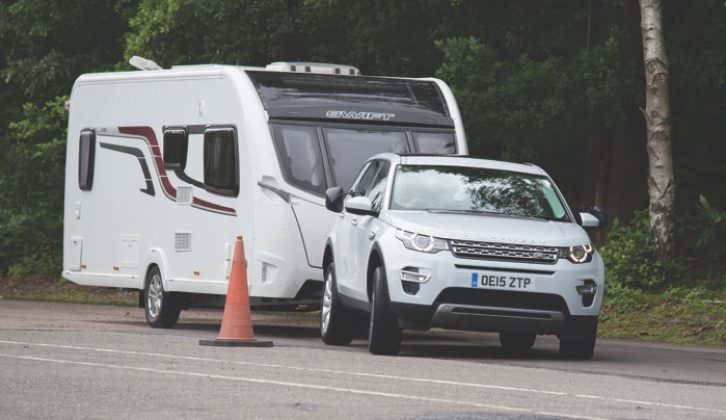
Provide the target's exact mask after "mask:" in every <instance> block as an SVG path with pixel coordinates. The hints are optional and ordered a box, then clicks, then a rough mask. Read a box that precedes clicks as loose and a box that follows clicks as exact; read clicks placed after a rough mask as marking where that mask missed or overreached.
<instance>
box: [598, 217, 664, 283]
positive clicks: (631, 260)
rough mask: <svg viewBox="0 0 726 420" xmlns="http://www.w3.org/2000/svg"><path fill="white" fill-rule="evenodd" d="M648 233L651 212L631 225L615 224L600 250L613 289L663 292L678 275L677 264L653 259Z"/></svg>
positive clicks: (614, 222)
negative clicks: (661, 289) (656, 289)
mask: <svg viewBox="0 0 726 420" xmlns="http://www.w3.org/2000/svg"><path fill="white" fill-rule="evenodd" d="M648 232H649V225H648V213H647V210H641V211H638V212H636V214H635V217H634V218H633V220H632V221H631V222H630V224H628V225H621V224H620V221H619V220H618V219H615V220H614V221H613V225H612V228H611V229H610V232H608V235H607V239H606V242H605V246H603V247H602V248H601V249H600V254H601V255H602V257H603V260H604V261H605V276H606V282H607V284H608V285H609V286H608V287H609V288H613V289H614V290H617V288H618V287H627V288H635V289H642V290H646V289H654V288H662V287H664V286H665V285H667V284H668V280H669V278H670V277H669V276H675V275H676V274H677V272H678V266H677V265H676V264H675V263H673V262H663V261H660V260H658V259H657V258H655V257H654V256H653V254H652V253H651V251H650V249H649V247H648ZM608 290H610V289H608Z"/></svg>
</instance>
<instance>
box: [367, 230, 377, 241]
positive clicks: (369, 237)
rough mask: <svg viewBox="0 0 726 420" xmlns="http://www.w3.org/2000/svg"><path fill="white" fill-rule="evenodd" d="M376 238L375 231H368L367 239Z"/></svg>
mask: <svg viewBox="0 0 726 420" xmlns="http://www.w3.org/2000/svg"><path fill="white" fill-rule="evenodd" d="M375 238H376V232H373V231H370V232H368V239H370V240H371V241H372V240H373V239H375Z"/></svg>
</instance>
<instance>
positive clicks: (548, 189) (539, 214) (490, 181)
mask: <svg viewBox="0 0 726 420" xmlns="http://www.w3.org/2000/svg"><path fill="white" fill-rule="evenodd" d="M390 207H391V209H393V210H426V211H432V212H437V211H440V212H454V213H472V214H496V215H506V216H519V217H532V218H541V219H548V220H568V216H567V211H566V210H565V206H564V204H563V202H562V200H561V198H560V196H559V194H558V193H557V191H556V190H555V187H554V185H552V182H551V181H550V180H549V179H548V178H547V177H544V176H539V175H533V174H524V173H519V172H511V171H503V170H494V169H486V168H476V167H465V166H435V165H401V166H399V167H398V169H397V170H396V177H395V180H394V187H393V192H392V196H391V206H390Z"/></svg>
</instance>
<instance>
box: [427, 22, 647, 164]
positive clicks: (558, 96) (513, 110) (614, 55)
mask: <svg viewBox="0 0 726 420" xmlns="http://www.w3.org/2000/svg"><path fill="white" fill-rule="evenodd" d="M627 42H628V37H627V36H626V35H625V34H624V33H623V30H622V29H621V28H619V27H613V28H612V29H611V30H610V31H609V32H608V34H607V36H606V37H605V38H604V39H603V40H602V42H601V43H599V44H597V45H594V46H593V47H592V48H589V49H578V48H576V47H575V48H573V49H572V50H570V53H569V55H549V56H546V57H542V58H538V57H537V55H536V54H534V53H529V52H523V53H521V54H519V55H518V56H516V57H512V56H511V55H512V52H511V51H504V52H502V51H501V50H498V49H497V48H495V47H494V46H492V45H491V44H487V43H484V42H483V41H482V40H480V39H478V38H476V37H466V38H450V39H446V40H443V41H439V42H437V43H436V45H437V47H438V48H439V49H441V51H442V52H443V54H444V61H443V63H442V65H441V67H439V69H438V71H437V72H436V75H437V76H438V77H440V78H442V79H444V80H446V81H447V82H448V83H450V84H451V86H452V89H453V90H454V93H455V95H456V98H457V101H458V102H459V105H460V108H461V109H462V113H463V119H464V122H465V124H466V128H467V133H468V134H467V137H468V139H469V142H470V148H471V149H472V150H473V151H474V152H475V153H478V154H483V155H486V156H496V157H501V158H504V159H509V160H526V161H537V162H538V163H540V164H544V165H545V166H548V164H550V165H549V166H553V165H552V163H553V161H555V160H556V158H557V155H558V151H561V150H562V149H565V148H568V147H573V145H576V144H578V143H581V142H582V139H583V138H584V137H585V136H586V135H587V134H588V133H589V132H590V131H592V130H593V129H610V130H614V129H615V127H616V126H618V125H619V124H623V123H624V122H625V121H626V120H627V118H628V108H630V109H633V108H634V107H635V106H634V105H633V103H634V102H635V101H636V100H637V98H639V97H640V96H639V95H634V94H633V93H632V92H635V91H640V90H642V89H640V90H636V88H637V89H639V88H638V86H639V85H640V84H641V82H640V81H639V80H638V79H637V78H636V77H635V76H634V75H635V74H637V72H639V68H638V66H637V64H633V63H632V62H629V61H627V60H625V58H626V57H627V54H626V50H627V48H628V45H627ZM535 43H536V41H535ZM573 51H576V53H574V54H573ZM577 51H579V52H577ZM636 63H637V61H636ZM553 151H555V152H554V153H553Z"/></svg>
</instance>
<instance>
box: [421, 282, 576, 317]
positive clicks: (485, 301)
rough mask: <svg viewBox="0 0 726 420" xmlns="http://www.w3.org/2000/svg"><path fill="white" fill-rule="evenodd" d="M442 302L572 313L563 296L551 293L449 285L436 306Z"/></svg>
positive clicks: (437, 300) (437, 299)
mask: <svg viewBox="0 0 726 420" xmlns="http://www.w3.org/2000/svg"><path fill="white" fill-rule="evenodd" d="M442 303H450V304H455V305H475V306H494V307H498V308H510V309H536V310H540V311H554V312H562V313H563V314H565V315H569V313H570V311H569V310H568V309H567V303H565V300H564V299H563V298H562V296H559V295H554V294H551V293H536V292H514V291H511V290H492V289H469V288H462V287H448V288H446V289H444V290H442V291H441V293H440V294H439V296H438V297H437V298H436V304H435V305H434V307H436V306H437V305H438V304H442Z"/></svg>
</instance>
